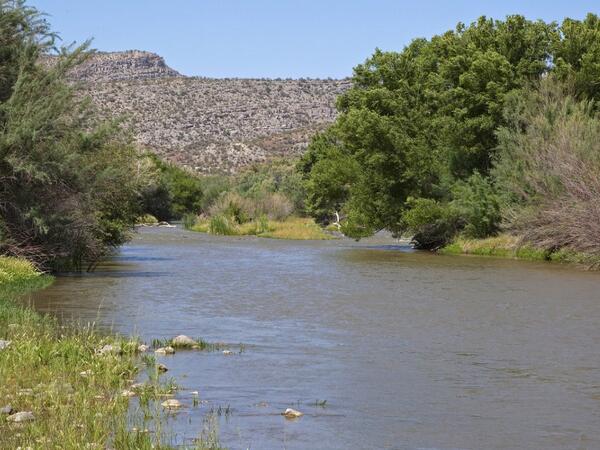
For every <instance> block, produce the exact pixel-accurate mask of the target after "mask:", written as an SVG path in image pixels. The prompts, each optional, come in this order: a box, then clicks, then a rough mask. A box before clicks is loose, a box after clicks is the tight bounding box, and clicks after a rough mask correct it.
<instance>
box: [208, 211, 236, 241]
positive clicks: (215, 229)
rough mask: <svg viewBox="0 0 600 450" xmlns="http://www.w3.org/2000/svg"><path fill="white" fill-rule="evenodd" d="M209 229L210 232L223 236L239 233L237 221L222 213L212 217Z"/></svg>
mask: <svg viewBox="0 0 600 450" xmlns="http://www.w3.org/2000/svg"><path fill="white" fill-rule="evenodd" d="M208 230H209V233H210V234H216V235H222V236H232V235H235V234H237V232H236V228H235V221H233V220H231V219H230V218H228V217H226V216H223V215H220V214H218V215H216V216H212V217H211V218H210V222H209V228H208Z"/></svg>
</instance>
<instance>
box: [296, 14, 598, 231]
mask: <svg viewBox="0 0 600 450" xmlns="http://www.w3.org/2000/svg"><path fill="white" fill-rule="evenodd" d="M598 29H599V27H598V18H597V17H596V16H592V15H590V16H588V17H587V18H586V20H584V21H583V22H578V21H571V20H568V19H567V20H565V22H564V23H563V24H562V26H561V27H559V26H558V25H557V24H555V23H549V24H548V23H544V22H542V21H530V20H527V19H525V18H524V17H523V16H519V15H514V16H508V17H507V18H506V19H505V20H493V19H488V18H485V17H482V18H480V19H479V20H478V21H476V22H474V23H472V24H470V25H464V24H458V26H457V27H456V29H455V30H452V31H448V32H446V33H444V34H442V35H439V36H434V37H433V38H431V39H429V40H427V39H416V40H414V41H413V42H412V43H411V44H410V45H408V46H407V47H406V48H405V49H404V50H403V51H402V52H382V51H380V50H376V51H375V53H374V54H373V55H372V56H371V57H370V58H369V59H367V61H365V63H363V64H360V65H359V66H357V67H356V68H355V70H354V76H353V79H352V81H353V87H352V88H351V89H350V90H349V91H348V92H347V93H346V94H344V95H343V96H342V97H341V98H340V99H339V101H338V109H339V112H340V114H339V117H338V120H337V121H336V123H335V124H334V125H333V126H332V129H331V130H330V132H331V133H333V134H334V135H335V136H336V139H335V140H331V141H330V142H329V143H328V146H329V147H330V150H327V151H325V150H323V145H322V143H321V144H320V145H318V146H316V145H311V147H309V151H308V153H307V154H306V155H305V156H304V158H303V164H304V166H303V169H304V173H305V180H306V183H307V184H308V186H311V189H312V190H313V191H315V192H322V193H324V195H325V198H320V200H319V201H320V203H321V204H323V205H328V197H327V193H328V192H332V193H333V194H332V195H337V193H336V192H335V190H333V189H331V186H329V185H327V184H326V183H324V182H322V181H320V180H322V179H323V177H322V171H321V169H320V167H321V166H323V165H326V163H325V162H324V161H326V160H327V159H331V160H332V161H333V160H335V158H339V156H337V155H340V154H341V155H345V158H347V161H348V160H351V161H352V164H350V165H351V166H352V167H355V168H356V169H355V170H354V172H353V176H352V178H351V180H349V182H348V183H347V184H346V185H345V190H344V193H345V203H344V207H343V209H344V211H345V213H346V215H347V217H348V221H347V231H348V233H349V234H351V235H354V236H362V235H367V234H369V233H372V232H374V231H376V230H378V229H383V228H386V229H388V230H391V231H393V232H396V233H402V232H404V231H406V230H407V224H408V223H411V222H415V221H414V220H405V217H404V215H405V214H406V212H407V211H408V210H410V209H411V208H412V207H413V206H414V205H421V204H422V202H415V199H418V198H427V199H432V200H433V201H435V202H437V203H436V205H440V207H443V205H445V204H448V205H449V204H450V203H451V202H452V200H453V197H454V196H455V195H462V194H464V193H465V192H467V190H465V189H459V188H457V187H460V186H471V185H472V184H473V183H474V181H477V183H476V184H477V186H484V185H485V183H487V182H486V181H485V180H484V179H485V178H486V177H487V176H488V175H489V173H490V170H491V168H492V165H493V161H494V158H495V152H496V148H497V146H498V139H497V134H496V132H497V130H498V128H499V127H501V126H504V125H506V118H505V116H504V114H503V112H504V110H505V106H506V105H505V104H506V101H507V99H508V98H511V96H512V95H514V93H515V92H520V91H522V90H525V89H527V88H529V87H530V86H533V85H535V83H536V82H537V81H538V80H539V79H540V77H542V76H543V75H544V74H547V73H549V72H551V71H552V70H554V71H556V72H559V71H560V73H562V74H563V76H564V77H565V78H567V77H568V78H572V79H575V81H576V83H578V84H579V91H580V92H582V93H585V94H586V95H595V94H594V93H595V92H597V90H598V83H597V80H598V79H600V78H598V70H599V69H598V67H599V65H598V61H599V58H600V51H599V50H598V42H600V41H599V39H598V34H597V33H598ZM594 80H595V81H594ZM332 149H335V150H332ZM327 155H334V157H328V156H327ZM335 165H336V164H335V163H334V164H330V165H329V166H330V167H334V166H335ZM337 165H338V166H339V164H337ZM347 165H348V164H347ZM472 177H475V178H477V179H476V180H475V179H474V178H472ZM478 177H479V178H478ZM481 177H483V179H482V178H481ZM328 179H331V177H329V178H328ZM463 182H465V183H467V184H460V183H463ZM457 183H458V184H457ZM455 185H456V186H457V187H455ZM486 189H488V188H486ZM309 191H310V189H309ZM468 192H471V191H468ZM482 192H483V191H482ZM469 195H470V194H469ZM492 196H493V193H492V192H491V191H490V192H487V191H486V195H485V197H486V198H487V199H491V198H492ZM332 199H333V197H331V198H329V200H332ZM463 200H464V199H463ZM467 200H468V199H467ZM309 202H310V197H309ZM329 203H331V202H329ZM459 203H460V202H458V203H457V202H454V203H453V205H455V206H456V205H457V204H459ZM467 203H469V204H471V203H472V201H470V200H469V201H468V202H467ZM488 203H489V202H488ZM464 204H465V202H463V206H464ZM490 205H493V202H492V203H490ZM309 206H310V205H309ZM488 206H489V205H488ZM309 209H310V208H309ZM459 209H460V208H459ZM462 209H464V208H462ZM484 209H485V211H486V214H485V217H484V218H483V219H484V220H483V221H482V220H481V219H482V218H481V217H475V214H476V213H477V210H478V208H474V209H473V208H471V209H470V211H471V212H472V213H473V214H469V216H473V217H470V218H469V217H467V218H464V220H459V221H458V223H459V224H463V225H462V226H465V225H469V220H471V219H473V220H474V221H475V222H478V223H475V222H474V223H473V224H471V225H473V227H476V228H477V229H479V230H484V229H486V228H487V229H489V230H495V229H497V226H496V224H495V223H494V220H495V219H494V218H495V217H498V214H497V213H496V212H494V208H492V209H490V208H487V207H486V208H484ZM331 212H332V211H330V212H329V214H331ZM323 215H324V213H323V211H322V210H320V211H319V214H318V215H317V216H323ZM421 216H422V217H425V216H424V215H421ZM421 216H419V217H421ZM449 216H452V215H449ZM488 222H489V223H488ZM482 224H486V226H485V227H483V226H482ZM473 227H471V228H473ZM437 228H439V227H437ZM473 229H475V228H473ZM433 241H436V242H438V241H439V240H437V239H433V240H432V242H433Z"/></svg>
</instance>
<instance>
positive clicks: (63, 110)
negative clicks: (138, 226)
mask: <svg viewBox="0 0 600 450" xmlns="http://www.w3.org/2000/svg"><path fill="white" fill-rule="evenodd" d="M0 39H1V40H2V46H1V47H0V74H1V75H2V76H1V77H0V180H2V182H1V183H0V229H1V230H2V231H1V233H0V236H1V241H0V252H2V253H7V254H13V255H18V256H25V257H28V258H30V259H32V260H34V261H36V262H37V263H39V264H40V265H45V266H50V265H51V266H53V267H75V268H80V267H82V265H83V264H84V263H88V264H93V263H94V262H95V261H97V260H98V259H99V258H101V257H103V256H104V255H106V254H107V253H108V252H109V251H110V250H111V249H112V248H113V247H115V246H118V245H120V244H122V243H123V242H125V240H126V239H127V238H128V236H129V231H130V230H131V228H132V225H133V223H134V220H135V217H136V216H137V214H138V187H139V184H140V183H139V177H138V176H137V172H136V170H135V168H136V164H137V154H136V151H135V149H134V148H133V146H132V145H131V142H130V140H129V138H128V136H127V135H125V134H123V133H122V132H121V131H120V129H119V127H118V125H117V124H114V123H97V122H96V121H95V120H94V115H93V111H92V110H91V109H90V107H89V103H88V102H87V101H86V100H84V99H81V98H79V97H78V96H76V93H75V90H74V88H72V87H70V86H69V85H68V84H67V83H66V82H65V81H64V80H65V75H66V73H67V71H68V70H70V69H71V68H72V67H73V66H74V65H75V64H78V63H80V62H81V61H82V60H83V59H84V58H85V57H86V48H85V46H83V47H79V48H77V49H75V50H74V51H72V52H67V51H66V50H65V51H63V52H62V55H61V56H60V57H59V58H57V60H56V63H55V64H54V65H52V66H51V67H45V66H42V65H40V64H39V61H40V57H42V55H44V54H45V53H47V52H48V51H50V50H51V48H52V47H53V45H54V36H53V34H52V33H51V32H50V30H49V28H48V26H47V24H46V23H45V22H44V21H43V18H42V16H41V15H40V14H39V13H38V12H37V11H36V10H35V9H33V8H29V7H27V6H25V5H24V3H23V2H12V1H10V2H9V1H0Z"/></svg>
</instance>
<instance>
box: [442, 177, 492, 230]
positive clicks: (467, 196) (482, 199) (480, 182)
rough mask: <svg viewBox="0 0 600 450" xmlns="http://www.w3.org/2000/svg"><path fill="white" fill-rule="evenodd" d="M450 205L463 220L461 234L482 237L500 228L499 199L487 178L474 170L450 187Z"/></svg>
mask: <svg viewBox="0 0 600 450" xmlns="http://www.w3.org/2000/svg"><path fill="white" fill-rule="evenodd" d="M452 197H453V200H452V202H451V205H452V206H453V207H454V208H456V210H457V212H458V214H459V215H460V217H461V218H462V220H463V221H464V223H465V225H464V229H463V230H462V234H464V236H465V237H468V238H484V237H487V236H491V235H494V234H496V233H497V232H498V231H499V230H500V222H501V219H502V216H501V213H500V199H499V196H498V194H497V193H496V191H495V189H494V187H493V185H492V182H491V181H490V179H489V178H487V177H483V176H482V175H481V174H479V172H475V173H474V174H473V175H471V176H470V177H469V178H468V179H467V180H466V181H458V182H457V183H456V184H455V185H454V186H453V187H452Z"/></svg>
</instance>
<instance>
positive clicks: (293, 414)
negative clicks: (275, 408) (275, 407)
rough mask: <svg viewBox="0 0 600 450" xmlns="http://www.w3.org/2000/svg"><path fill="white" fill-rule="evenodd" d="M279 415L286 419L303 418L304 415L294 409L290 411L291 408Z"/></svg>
mask: <svg viewBox="0 0 600 450" xmlns="http://www.w3.org/2000/svg"><path fill="white" fill-rule="evenodd" d="M281 415H282V416H284V417H285V418H286V419H297V418H298V417H301V416H303V415H304V413H301V412H300V411H296V410H295V409H292V408H288V409H286V410H285V411H284V412H282V413H281Z"/></svg>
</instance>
